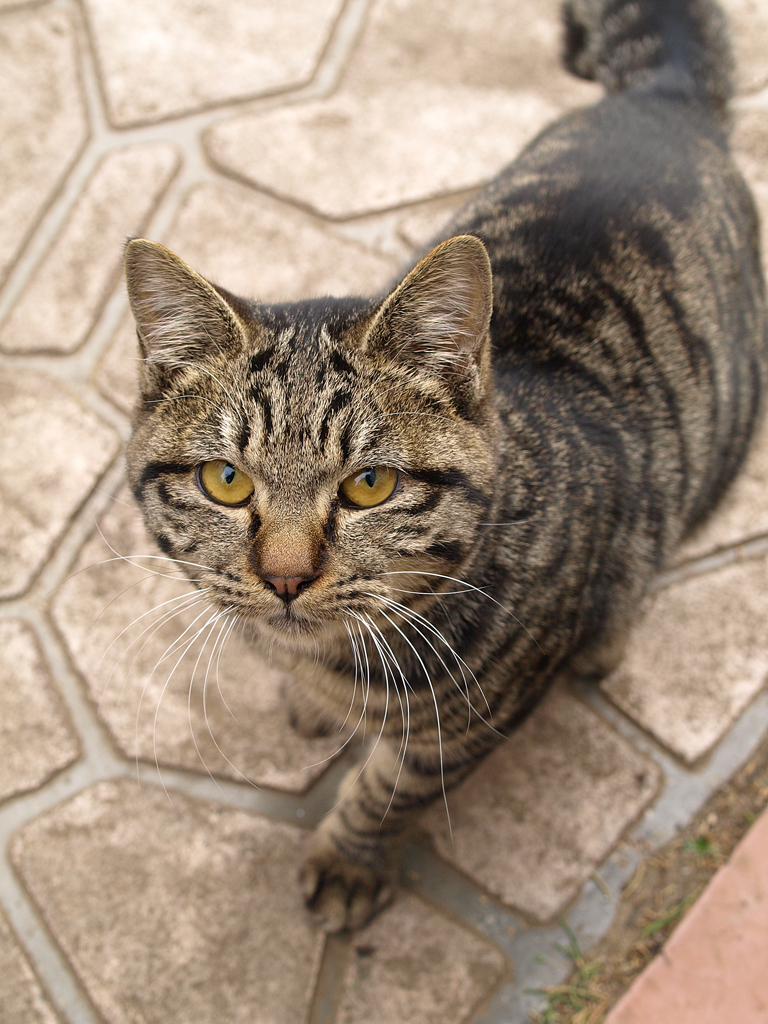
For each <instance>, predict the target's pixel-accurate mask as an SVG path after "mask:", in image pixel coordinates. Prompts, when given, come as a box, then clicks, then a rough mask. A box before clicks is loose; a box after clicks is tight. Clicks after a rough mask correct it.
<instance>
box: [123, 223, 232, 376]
mask: <svg viewBox="0 0 768 1024" xmlns="http://www.w3.org/2000/svg"><path fill="white" fill-rule="evenodd" d="M125 279H126V284H127V287H128V298H129V299H130V302H131V309H132V310H133V316H134V319H135V320H136V329H137V331H138V334H139V344H140V345H141V354H142V356H143V357H144V359H143V367H142V388H143V390H144V391H145V393H146V392H147V391H154V390H157V389H158V388H160V389H162V387H163V385H164V384H165V383H167V382H168V381H169V380H170V379H171V378H172V377H173V375H174V373H175V372H178V370H180V369H182V368H183V367H185V366H188V365H189V364H190V363H191V362H196V361H199V360H200V359H201V358H203V357H204V356H206V355H210V354H211V352H212V351H216V350H219V351H225V352H226V351H229V350H234V349H236V348H237V347H238V346H239V345H240V343H241V341H242V336H243V327H242V324H241V323H240V320H239V318H238V316H237V314H236V313H235V311H234V310H233V309H232V307H231V306H230V305H229V304H228V303H227V302H226V301H225V300H224V298H223V297H222V296H221V295H220V294H219V293H218V292H217V291H216V289H215V288H214V287H213V285H212V284H210V283H209V282H208V281H206V280H205V278H203V277H201V276H200V275H199V274H197V273H196V272H195V271H194V270H192V268H191V267H188V266H187V264H186V263H185V262H184V261H183V260H181V259H179V257H178V256H176V255H175V253H172V252H171V251H170V249H166V248H165V246H163V245H159V244H158V243H157V242H150V241H148V240H147V239H145V238H134V239H132V240H131V241H130V242H129V243H128V245H127V246H126V248H125Z"/></svg>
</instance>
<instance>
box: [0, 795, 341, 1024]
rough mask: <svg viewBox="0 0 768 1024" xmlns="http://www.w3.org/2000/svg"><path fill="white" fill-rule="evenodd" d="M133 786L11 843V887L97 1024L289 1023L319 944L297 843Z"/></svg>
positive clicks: (286, 834)
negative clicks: (18, 885)
mask: <svg viewBox="0 0 768 1024" xmlns="http://www.w3.org/2000/svg"><path fill="white" fill-rule="evenodd" d="M172 801H173V802H172V803H171V800H169V798H168V796H166V795H165V794H164V793H163V792H162V790H160V789H156V788H155V787H152V786H145V787H144V788H143V789H142V790H139V788H138V786H137V784H136V782H135V781H128V780H125V781H120V782H100V783H97V784H96V785H94V786H92V787H90V788H89V789H87V790H85V791H83V792H82V793H80V794H78V795H77V796H76V797H75V798H74V799H72V800H70V801H68V802H67V803H65V804H60V805H59V806H58V807H56V808H54V810H53V811H51V812H49V813H48V814H46V815H44V816H43V817H41V818H38V819H37V820H36V821H34V822H32V823H31V824H30V825H28V826H27V827H26V828H25V829H24V830H23V831H22V832H21V833H20V834H18V835H17V836H16V837H15V839H14V840H13V842H12V853H11V856H12V859H13V862H14V865H15V866H16V868H17V870H18V871H19V873H20V875H21V877H22V880H23V882H24V884H25V885H26V887H27V888H28V890H29V891H30V893H31V894H32V897H33V899H34V900H35V902H36V903H37V905H38V907H39V909H40V912H41V914H42V916H43V918H44V919H45V922H46V924H47V925H48V927H49V928H50V930H51V932H52V934H53V936H54V937H55V939H56V941H57V942H58V943H59V945H60V946H61V947H62V949H63V950H64V952H65V954H66V955H67V957H68V958H69V960H70V962H71V963H72V965H73V966H74V969H75V971H76V973H77V975H78V978H79V979H80V981H81V983H82V985H83V987H84V988H85V990H86V991H87V993H88V995H89V996H90V998H91V999H92V1001H93V1002H94V1004H95V1005H96V1007H97V1008H98V1010H99V1012H100V1013H101V1015H102V1016H103V1018H104V1019H105V1020H106V1021H107V1022H108V1024H138V1022H141V1024H155V1022H156V1024H176V1022H178V1024H198V1022H199V1024H209V1022H210V1021H227V1022H228V1024H230V1022H231V1024H297V1022H299V1021H302V1020H304V1018H305V1009H306V1005H307V1002H308V999H309V996H310V989H311V986H312V982H313V980H314V975H315V972H316V965H317V962H318V959H319V956H320V952H321V948H322V939H321V937H320V935H319V934H318V933H317V932H315V931H314V930H313V929H312V927H311V925H310V923H309V921H308V918H307V915H306V913H305V911H304V908H303V907H302V904H301V899H300V896H299V891H298V885H297V882H296V876H297V872H298V867H299V863H300V859H301V853H302V846H303V839H304V836H305V835H306V833H302V830H301V829H298V828H296V827H295V826H292V825H288V824H285V823H280V822H275V821H268V820H266V819H264V818H259V817H257V816H256V815H252V814H248V813H246V812H245V811H239V810H232V809H228V808H223V807H220V806H217V805H215V804H212V803H206V802H202V801H200V802H198V801H195V800H191V799H189V798H188V797H185V796H183V795H181V794H179V793H177V792H174V793H173V794H172Z"/></svg>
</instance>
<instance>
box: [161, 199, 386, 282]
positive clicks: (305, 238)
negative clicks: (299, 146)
mask: <svg viewBox="0 0 768 1024" xmlns="http://www.w3.org/2000/svg"><path fill="white" fill-rule="evenodd" d="M166 244H167V245H168V246H169V248H171V249H173V251H174V252H178V253H179V255H180V256H181V257H182V258H183V259H185V260H186V261H187V262H188V263H191V264H192V265H193V266H194V268H195V269H196V270H198V271H200V273H202V274H204V275H206V276H208V277H210V278H212V279H213V280H214V281H216V282H217V283H218V284H222V285H224V287H226V288H228V289H229V290H230V291H233V292H236V293H238V294H242V295H246V296H249V297H255V298H258V299H262V300H263V301H265V302H276V301H280V300H294V299H301V298H307V297H309V296H314V295H350V294H352V295H361V294H363V295H365V294H371V293H375V292H377V291H379V290H380V289H382V288H383V287H384V285H385V284H386V283H387V282H388V281H389V280H390V278H391V277H392V275H393V273H394V272H395V271H396V269H397V263H396V261H394V260H393V259H391V258H387V257H384V256H380V255H378V254H377V253H374V252H371V251H370V250H369V249H366V248H364V247H363V246H361V245H358V244H357V243H355V242H351V241H348V240H347V239H346V238H342V237H341V236H339V235H338V234H335V233H334V232H333V231H331V230H329V229H328V228H327V227H326V226H325V225H323V224H322V223H318V221H317V220H316V219H315V218H314V217H309V216H307V215H306V214H303V213H300V212H298V211H297V210H294V209H291V208H290V207H286V206H284V205H283V204H282V203H277V202H275V201H273V200H271V199H268V198H266V197H262V196H258V195H254V194H253V192H251V191H250V189H244V188H236V187H231V186H217V185H201V186H198V187H197V188H193V189H192V191H191V192H190V193H189V195H188V196H187V199H186V201H185V203H184V205H183V206H182V208H181V210H180V211H179V215H178V217H177V219H176V222H175V224H174V226H173V228H172V229H171V232H170V234H169V236H168V241H167V243H166Z"/></svg>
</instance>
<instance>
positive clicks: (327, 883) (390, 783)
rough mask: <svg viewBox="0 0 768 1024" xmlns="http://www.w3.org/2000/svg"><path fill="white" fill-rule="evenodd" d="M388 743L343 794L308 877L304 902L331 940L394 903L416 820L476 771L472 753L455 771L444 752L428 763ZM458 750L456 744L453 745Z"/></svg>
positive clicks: (322, 831) (316, 840) (310, 860)
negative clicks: (404, 843) (403, 852)
mask: <svg viewBox="0 0 768 1024" xmlns="http://www.w3.org/2000/svg"><path fill="white" fill-rule="evenodd" d="M398 746H399V744H398V743H397V742H396V741H392V740H386V739H384V738H382V739H381V740H380V741H379V742H378V744H377V745H376V747H375V749H374V751H373V753H372V755H371V757H370V758H369V760H368V761H367V762H366V763H365V764H364V766H363V767H362V769H361V768H360V767H359V766H355V767H354V768H353V769H352V770H351V771H350V772H349V773H348V774H347V776H346V777H345V779H344V780H343V782H342V784H341V786H340V787H339V797H340V799H339V803H338V804H337V805H336V807H334V809H333V810H332V811H331V812H330V813H329V814H328V815H327V816H326V817H325V818H324V819H323V820H322V821H321V822H320V825H319V826H318V828H317V830H316V831H315V834H314V836H313V839H312V845H311V847H310V850H309V853H308V854H307V856H306V858H305V860H304V864H303V866H302V869H301V874H300V882H301V887H302V891H303V894H304V899H305V902H306V904H307V907H308V908H309V911H310V913H311V914H312V916H313V918H314V919H315V922H316V923H317V924H318V925H319V926H320V927H321V928H323V929H324V930H325V931H328V932H336V931H340V930H341V929H343V928H360V927H361V926H362V925H364V924H365V923H366V921H368V920H369V919H370V918H371V917H372V916H373V915H374V914H376V913H377V912H378V911H379V910H380V909H381V908H382V907H383V906H385V905H386V904H387V903H388V902H389V901H390V900H391V899H392V897H393V896H394V893H395V890H396V887H397V878H398V862H399V851H400V846H401V844H402V841H403V839H404V837H405V835H406V833H407V831H408V828H409V826H410V825H411V824H412V823H413V821H414V820H415V818H416V816H417V815H418V814H419V813H420V812H421V811H423V810H424V808H425V807H426V806H428V805H429V804H431V803H433V802H434V801H435V800H437V799H439V798H442V794H443V790H444V789H445V790H448V789H450V788H452V787H453V786H454V785H457V784H458V783H459V782H460V781H461V780H462V779H463V778H464V777H465V776H466V775H467V773H468V772H469V771H470V770H471V768H472V767H473V763H468V760H467V757H466V751H465V752H464V754H463V755H461V756H459V757H457V759H456V760H457V761H458V763H457V764H456V765H455V767H453V768H452V767H451V760H452V759H451V754H450V751H449V750H447V749H445V748H444V750H443V754H444V760H443V770H442V772H441V768H440V757H439V754H438V752H437V750H435V751H434V754H433V753H432V752H430V754H429V755H428V756H427V757H419V756H418V755H415V754H414V753H413V752H411V751H409V752H408V755H407V756H406V758H405V759H404V761H403V759H402V755H401V754H400V753H399V751H398ZM448 746H450V744H448Z"/></svg>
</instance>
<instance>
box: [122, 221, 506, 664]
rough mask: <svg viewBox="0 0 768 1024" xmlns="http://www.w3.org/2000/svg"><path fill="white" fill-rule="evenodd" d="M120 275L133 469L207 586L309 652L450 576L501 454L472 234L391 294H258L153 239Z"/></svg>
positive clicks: (483, 285) (466, 552) (156, 525)
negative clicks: (275, 299)
mask: <svg viewBox="0 0 768 1024" xmlns="http://www.w3.org/2000/svg"><path fill="white" fill-rule="evenodd" d="M126 276H127V282H128V292H129V296H130V300H131V306H132V308H133V313H134V316H135V319H136V326H137V329H138V335H139V343H140V346H141V354H142V357H143V358H142V364H141V396H140V399H139V402H138V405H137V408H136V412H135V417H134V432H133V437H132V439H131V443H130V446H129V451H128V465H129V474H130V480H131V484H132V486H133V490H134V493H135V495H136V497H137V500H138V501H139V504H140V505H141V508H142V511H143V513H144V517H145V520H146V522H147V524H148V526H149V528H150V530H151V531H152V533H153V534H154V536H155V537H156V538H157V540H158V543H159V544H160V547H161V548H162V549H163V551H165V552H166V554H168V555H169V556H171V557H173V558H175V559H178V560H179V561H180V563H181V565H182V566H183V567H184V569H185V571H186V572H187V573H188V575H190V577H191V578H193V579H194V580H195V581H196V582H197V583H198V585H199V586H200V587H203V588H208V589H209V596H210V597H211V598H212V600H214V601H215V602H216V603H218V604H219V605H220V606H221V607H223V608H231V609H233V610H235V611H238V612H240V613H242V614H243V615H244V616H245V617H246V618H248V619H249V620H251V621H252V622H253V623H254V624H255V625H256V626H257V627H258V629H259V630H260V631H261V632H262V633H264V634H266V635H268V636H271V637H272V638H274V639H276V640H278V641H279V642H281V643H283V644H286V645H288V646H292V647H296V646H298V647H303V646H307V645H312V646H314V644H315V643H316V641H317V640H318V639H321V640H322V639H331V638H333V637H337V636H340V635H343V634H344V632H345V623H346V624H348V625H351V624H354V622H355V619H356V618H357V619H358V621H359V619H360V617H362V618H363V620H365V619H366V618H369V619H371V620H372V621H374V622H375V621H377V620H378V621H379V622H381V621H382V617H383V616H385V615H387V614H389V615H392V614H393V611H394V605H390V604H387V601H395V602H404V603H406V604H410V603H412V602H413V600H414V598H413V596H412V592H418V593H419V594H423V595H431V594H432V593H433V592H439V591H441V590H443V591H444V590H446V589H448V590H455V589H456V585H455V584H453V583H451V582H450V580H451V578H462V575H463V572H462V570H463V566H464V565H465V563H466V562H467V559H468V558H469V557H470V556H471V553H472V551H473V549H474V547H475V545H476V544H477V543H478V538H479V536H480V535H481V534H482V531H480V530H478V529H477V526H478V524H479V523H480V522H481V521H482V520H483V519H484V518H487V511H488V508H489V507H490V504H491V501H492V497H493V489H494V477H495V469H496V456H495V436H496V414H495V411H494V404H493V398H492V376H491V366H490V341H489V322H490V317H491V304H492V298H491V271H490V263H489V260H488V256H487V254H486V252H485V249H484V247H483V245H482V243H481V242H480V241H479V240H478V239H476V238H474V237H472V236H461V237H458V238H453V239H450V240H448V241H447V242H443V243H442V244H441V245H439V246H438V247H437V248H436V249H434V250H433V251H432V252H431V253H430V254H429V255H428V256H427V257H426V258H425V259H423V260H422V261H421V262H420V263H419V264H418V265H417V266H416V267H415V268H414V269H413V270H412V271H411V272H410V273H409V274H408V275H407V277H406V278H405V279H404V280H403V281H402V282H401V283H400V284H399V285H398V286H397V287H396V288H395V289H394V290H393V291H392V292H391V293H390V294H389V295H388V296H386V297H385V298H384V299H378V300H370V299H317V300H311V301H306V302H300V303H293V304H279V305H270V306H263V305H259V304H257V303H251V302H247V301H245V300H243V299H239V298H237V297H235V296H233V295H230V294H229V293H228V292H226V291H224V290H223V289H221V288H218V287H214V286H213V285H211V284H210V283H209V282H208V281H206V280H204V279H203V278H202V277H200V276H199V275H198V274H196V273H195V272H194V271H193V270H191V269H190V268H189V267H188V266H187V265H186V264H185V263H183V262H182V261H181V260H180V259H179V258H178V257H177V256H175V255H174V254H173V253H171V252H169V251H168V250H167V249H165V248H164V247H163V246H160V245H157V244H156V243H153V242H148V241H145V240H143V239H136V240H134V241H131V242H129V244H128V247H127V250H126ZM409 594H410V595H411V596H406V595H409ZM424 599H426V600H431V597H427V598H419V599H418V600H424Z"/></svg>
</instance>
